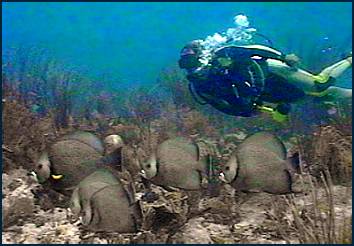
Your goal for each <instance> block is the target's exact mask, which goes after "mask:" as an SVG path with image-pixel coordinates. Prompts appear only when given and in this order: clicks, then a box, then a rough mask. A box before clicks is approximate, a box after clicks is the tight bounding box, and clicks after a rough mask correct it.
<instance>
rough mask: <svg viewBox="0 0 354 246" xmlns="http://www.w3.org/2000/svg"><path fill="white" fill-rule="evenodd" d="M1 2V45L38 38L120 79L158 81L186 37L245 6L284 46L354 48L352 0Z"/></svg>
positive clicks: (226, 22) (64, 58) (207, 31)
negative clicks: (277, 0)
mask: <svg viewBox="0 0 354 246" xmlns="http://www.w3.org/2000/svg"><path fill="white" fill-rule="evenodd" d="M2 7H3V9H2V14H3V15H2V19H3V22H2V37H3V45H2V49H3V51H4V50H6V49H7V48H9V47H16V46H18V45H21V44H25V45H36V46H40V47H43V48H45V49H47V50H49V51H50V52H51V53H52V54H53V55H54V56H55V58H56V59H58V60H60V61H61V62H64V63H67V64H70V65H73V66H77V67H80V68H83V69H85V71H87V74H86V75H87V76H91V77H93V78H100V77H101V76H108V77H110V78H111V80H112V81H114V83H119V84H120V85H122V86H124V85H125V86H127V85H131V84H135V85H141V84H147V85H152V84H154V83H155V82H156V79H157V77H158V75H159V74H160V73H161V71H162V70H163V69H165V68H167V67H173V66H177V60H178V55H179V51H180V50H181V48H182V47H183V46H184V44H185V43H187V42H188V41H191V40H193V39H198V38H205V37H206V36H207V35H212V34H214V33H215V32H218V31H224V30H226V29H227V28H229V27H232V26H233V17H234V16H235V15H237V14H240V13H243V14H245V15H247V16H248V18H249V21H250V23H251V25H252V26H253V27H255V28H256V29H257V30H258V31H259V32H260V33H262V34H264V35H267V36H268V37H269V38H270V39H271V40H272V42H273V43H274V46H275V47H276V48H278V49H280V50H282V51H284V52H289V51H293V52H295V53H296V52H297V53H300V55H303V54H305V53H309V52H314V50H313V49H314V47H315V48H316V49H319V50H320V49H325V52H324V55H328V56H329V57H330V56H331V54H332V53H333V52H336V53H337V54H338V53H346V52H348V51H351V49H352V47H351V45H352V3H261V2H260V3H252V2H247V3H177V2H174V3H118V2H116V3H2ZM327 48H330V49H329V50H328V49H327ZM326 49H327V50H326ZM333 50H334V51H333ZM316 52H318V51H316ZM333 57H335V56H333ZM329 60H331V59H329ZM333 62H334V61H333ZM344 78H345V79H343V80H342V81H341V82H340V83H342V85H344V86H346V87H351V72H350V76H346V77H344ZM349 78H350V79H349Z"/></svg>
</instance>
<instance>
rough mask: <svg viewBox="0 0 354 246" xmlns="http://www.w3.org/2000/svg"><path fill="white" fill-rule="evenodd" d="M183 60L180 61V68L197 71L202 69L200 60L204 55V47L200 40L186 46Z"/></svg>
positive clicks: (182, 56)
mask: <svg viewBox="0 0 354 246" xmlns="http://www.w3.org/2000/svg"><path fill="white" fill-rule="evenodd" d="M180 54H181V58H180V59H179V61H178V64H179V67H180V68H182V69H187V70H191V69H195V68H198V67H200V65H201V62H200V61H199V58H200V56H201V54H202V45H201V42H200V41H199V40H195V41H192V42H190V43H189V44H187V45H186V46H184V48H183V49H182V50H181V53H180Z"/></svg>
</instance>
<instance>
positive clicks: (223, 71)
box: [179, 40, 352, 121]
mask: <svg viewBox="0 0 354 246" xmlns="http://www.w3.org/2000/svg"><path fill="white" fill-rule="evenodd" d="M180 55H181V57H180V60H179V67H180V68H182V69H185V70H186V71H187V79H188V81H189V82H190V84H189V89H190V91H191V93H192V95H193V97H194V98H195V99H196V100H197V101H198V102H199V103H201V104H210V105H211V106H213V107H214V108H216V109H218V110H220V111H221V112H223V113H226V114H229V115H234V116H243V117H249V116H253V115H256V114H257V113H258V112H269V113H271V114H272V116H273V118H274V119H275V120H277V121H283V120H284V119H286V115H287V114H288V113H289V111H290V108H291V106H290V105H291V103H294V102H297V101H299V100H301V99H303V98H304V97H305V96H306V95H310V96H315V97H324V96H328V95H332V96H335V97H351V93H352V90H351V89H344V88H339V87H335V86H333V85H334V84H335V80H336V78H337V77H338V76H339V75H341V74H342V73H343V72H344V71H345V70H346V69H348V68H350V67H351V65H352V55H351V54H350V55H349V56H348V57H347V58H345V59H343V60H341V61H339V62H337V63H335V64H333V65H331V66H329V67H327V68H325V69H324V70H322V72H320V73H319V74H318V75H314V74H311V73H309V72H308V71H306V70H303V69H300V68H298V67H297V65H298V58H297V57H296V56H295V55H294V54H290V55H284V54H282V53H281V52H279V51H277V50H275V49H273V48H269V47H267V46H263V45H241V46H236V45H225V46H223V47H221V48H217V49H215V50H213V51H212V52H211V55H210V58H209V60H208V61H207V62H205V59H204V58H203V45H202V41H201V40H195V41H192V42H191V43H189V44H188V45H186V46H185V47H184V48H183V49H182V51H181V54H180ZM203 59H204V60H203ZM265 103H268V105H265ZM274 104H275V105H276V106H273V105H274Z"/></svg>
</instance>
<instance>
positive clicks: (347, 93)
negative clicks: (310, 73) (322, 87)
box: [326, 86, 352, 99]
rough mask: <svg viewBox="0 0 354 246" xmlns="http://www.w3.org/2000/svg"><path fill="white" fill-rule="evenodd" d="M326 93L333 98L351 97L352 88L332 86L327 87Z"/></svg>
mask: <svg viewBox="0 0 354 246" xmlns="http://www.w3.org/2000/svg"><path fill="white" fill-rule="evenodd" d="M326 95H328V96H330V97H331V98H333V99H338V98H340V99H351V98H352V89H348V88H341V87H337V86H330V87H328V89H327V93H326Z"/></svg>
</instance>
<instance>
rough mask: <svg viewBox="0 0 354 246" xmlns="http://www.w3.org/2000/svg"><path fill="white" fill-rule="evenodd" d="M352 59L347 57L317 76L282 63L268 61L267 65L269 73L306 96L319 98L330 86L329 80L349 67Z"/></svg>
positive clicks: (272, 60)
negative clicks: (293, 86)
mask: <svg viewBox="0 0 354 246" xmlns="http://www.w3.org/2000/svg"><path fill="white" fill-rule="evenodd" d="M351 63H352V57H348V58H347V59H344V60H342V61H340V62H337V63H335V64H334V65H332V66H330V67H328V68H326V69H324V70H323V71H322V72H321V73H320V74H319V75H314V74H311V73H309V72H307V71H305V70H303V69H294V68H292V67H289V66H288V65H286V64H285V63H284V62H281V61H278V60H274V59H268V60H267V64H268V66H269V71H270V72H271V73H274V74H276V75H278V76H281V77H282V78H284V79H286V80H287V82H288V83H291V84H293V85H295V86H296V87H298V88H300V89H302V90H304V92H305V93H306V94H309V95H314V96H316V95H317V94H318V96H321V92H322V91H324V90H326V89H327V88H328V87H329V86H330V85H331V83H330V82H331V81H333V80H331V78H334V79H335V78H336V77H338V76H339V75H340V74H342V73H343V72H344V71H345V70H346V69H348V68H349V67H351Z"/></svg>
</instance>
